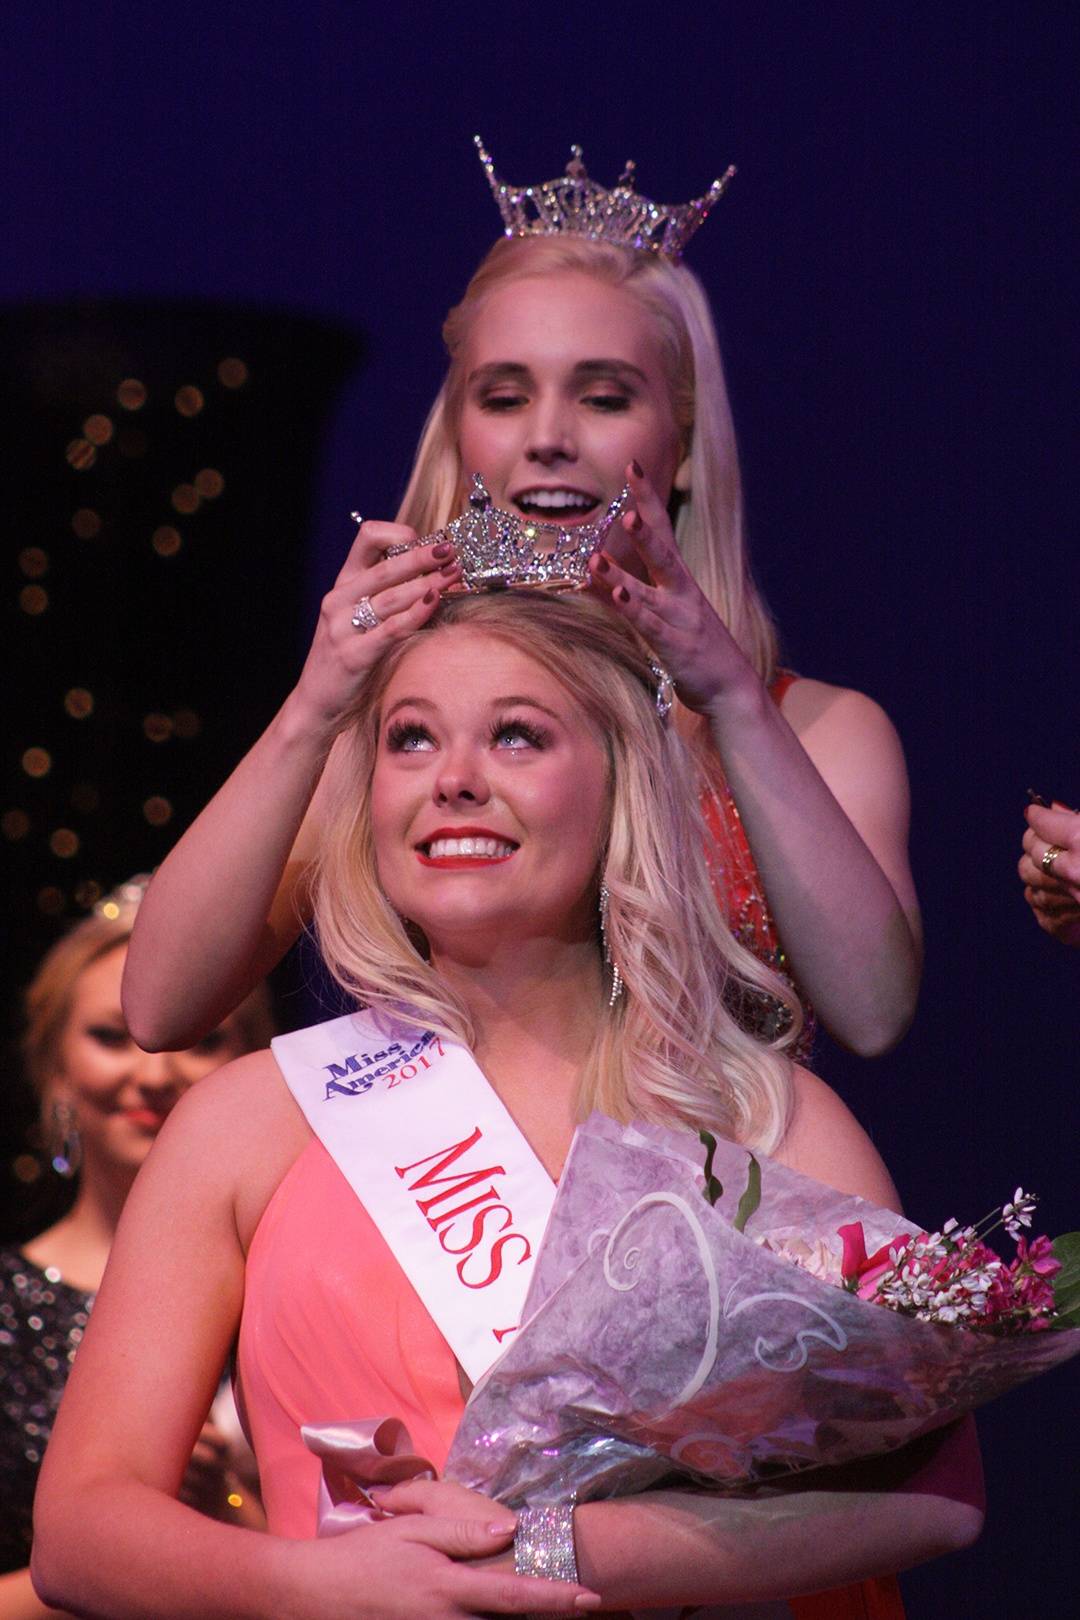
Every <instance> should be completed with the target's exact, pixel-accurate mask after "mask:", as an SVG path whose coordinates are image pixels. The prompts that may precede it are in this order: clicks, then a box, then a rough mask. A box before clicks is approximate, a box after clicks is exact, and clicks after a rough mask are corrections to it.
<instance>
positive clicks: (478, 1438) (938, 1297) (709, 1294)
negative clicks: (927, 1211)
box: [446, 1115, 1080, 1508]
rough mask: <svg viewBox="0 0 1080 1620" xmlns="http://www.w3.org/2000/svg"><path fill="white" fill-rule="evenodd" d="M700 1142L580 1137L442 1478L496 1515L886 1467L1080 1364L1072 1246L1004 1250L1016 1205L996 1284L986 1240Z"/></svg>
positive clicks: (605, 1126) (667, 1135) (1017, 1215)
mask: <svg viewBox="0 0 1080 1620" xmlns="http://www.w3.org/2000/svg"><path fill="white" fill-rule="evenodd" d="M704 1140H705V1143H706V1146H707V1148H708V1153H707V1156H706V1155H704V1154H703V1153H702V1149H701V1146H700V1144H699V1143H698V1140H697V1138H695V1137H694V1136H693V1134H692V1133H690V1132H679V1131H672V1130H667V1129H664V1128H662V1127H659V1126H651V1125H641V1124H638V1125H631V1126H620V1125H616V1124H615V1123H614V1122H613V1121H611V1120H609V1119H606V1118H604V1117H603V1116H601V1115H594V1116H593V1117H592V1118H591V1119H590V1120H589V1121H587V1122H586V1124H585V1125H583V1126H582V1127H580V1128H579V1130H578V1132H577V1135H576V1137H575V1141H574V1145H573V1148H572V1149H571V1153H570V1157H569V1159H568V1161H567V1164H566V1168H565V1170H564V1172H563V1177H562V1180H561V1182H560V1185H559V1192H558V1195H557V1198H556V1201H555V1205H554V1209H553V1211H552V1215H551V1219H550V1221H549V1224H548V1230H547V1233H546V1235H545V1238H544V1243H543V1246H542V1249H541V1252H540V1254H539V1256H538V1258H537V1263H536V1268H535V1271H534V1275H533V1281H532V1286H531V1288H530V1291H529V1296H528V1299H527V1301H526V1309H525V1313H524V1317H523V1325H522V1327H521V1329H520V1331H519V1332H518V1333H517V1335H516V1337H515V1339H514V1341H513V1342H512V1343H511V1344H510V1346H509V1347H508V1348H507V1350H506V1351H505V1352H504V1353H503V1355H502V1356H501V1357H500V1358H499V1360H498V1361H497V1362H496V1363H495V1364H494V1365H493V1366H492V1367H491V1368H490V1369H489V1371H488V1372H487V1373H486V1374H485V1376H484V1377H483V1378H482V1379H481V1380H480V1382H479V1383H478V1384H477V1386H476V1388H475V1389H474V1391H473V1394H472V1396H471V1398H470V1401H469V1404H468V1407H467V1408H466V1411H465V1414H464V1417H463V1419H462V1422H461V1426H460V1428H459V1431H458V1434H457V1437H456V1439H455V1441H454V1445H453V1448H452V1450H451V1453H450V1458H449V1461H448V1464H447V1470H446V1474H447V1477H448V1478H451V1479H456V1480H458V1481H459V1482H461V1483H462V1484H465V1485H469V1486H472V1487H474V1488H476V1489H479V1490H482V1491H484V1492H486V1493H487V1494H488V1495H489V1496H492V1497H495V1498H497V1499H498V1500H500V1501H503V1502H506V1503H507V1504H508V1505H509V1506H511V1507H515V1508H516V1507H520V1506H522V1505H524V1504H531V1505H536V1504H541V1503H544V1502H551V1501H559V1500H563V1501H565V1500H566V1498H567V1497H568V1496H569V1495H570V1494H571V1493H574V1494H576V1496H577V1498H578V1500H581V1501H585V1500H589V1499H590V1498H595V1497H601V1496H612V1495H616V1494H623V1493H629V1492H636V1491H641V1490H644V1489H647V1488H648V1487H649V1486H650V1485H653V1484H655V1483H656V1482H657V1481H658V1480H659V1479H661V1478H663V1477H665V1476H668V1475H670V1474H672V1473H673V1472H675V1473H683V1474H686V1475H688V1476H690V1477H691V1478H696V1479H699V1480H703V1481H706V1482H708V1484H709V1485H710V1486H711V1487H712V1488H714V1489H715V1488H718V1487H719V1488H725V1487H727V1488H737V1487H744V1486H746V1485H748V1484H753V1483H757V1482H764V1481H768V1480H773V1479H776V1478H778V1477H780V1476H783V1475H786V1474H791V1473H793V1472H795V1471H797V1470H802V1469H808V1468H815V1467H821V1466H825V1465H829V1464H839V1463H844V1462H849V1461H852V1460H854V1459H856V1458H862V1457H868V1456H872V1455H875V1454H879V1453H883V1452H887V1451H891V1450H893V1449H895V1448H896V1447H898V1446H902V1445H904V1444H905V1443H906V1442H908V1441H910V1440H913V1439H914V1438H916V1437H917V1436H918V1435H921V1434H924V1433H927V1432H928V1431H929V1430H931V1429H934V1428H936V1427H939V1426H940V1425H942V1424H944V1423H947V1422H949V1421H950V1420H951V1419H953V1418H955V1417H957V1416H959V1415H961V1414H962V1413H964V1412H966V1411H969V1410H970V1409H971V1408H973V1407H975V1406H978V1405H980V1404H981V1403H982V1402H984V1401H988V1400H991V1399H992V1398H993V1397H995V1396H996V1395H1000V1394H1002V1393H1003V1392H1004V1391H1005V1390H1007V1389H1009V1388H1011V1387H1012V1386H1013V1385H1015V1384H1018V1383H1021V1382H1023V1381H1024V1380H1025V1379H1028V1378H1031V1377H1033V1376H1035V1375H1036V1374H1037V1373H1040V1372H1043V1371H1045V1370H1046V1369H1047V1368H1049V1367H1051V1366H1054V1365H1056V1364H1057V1363H1058V1362H1061V1361H1064V1360H1066V1359H1067V1358H1068V1357H1069V1356H1071V1355H1073V1354H1075V1353H1076V1351H1077V1350H1078V1349H1080V1331H1078V1330H1077V1328H1078V1325H1080V1321H1078V1319H1080V1235H1077V1234H1072V1235H1071V1237H1070V1238H1068V1239H1065V1240H1059V1241H1058V1244H1056V1245H1054V1246H1053V1249H1052V1248H1051V1245H1050V1244H1049V1242H1048V1240H1047V1239H1045V1238H1035V1239H1031V1240H1029V1239H1027V1238H1025V1237H1023V1236H1022V1235H1021V1233H1022V1231H1023V1230H1024V1229H1026V1227H1027V1225H1028V1223H1029V1222H1030V1219H1031V1208H1032V1202H1033V1201H1032V1200H1031V1199H1030V1197H1029V1196H1028V1195H1026V1194H1023V1193H1022V1192H1021V1191H1020V1190H1019V1189H1018V1191H1017V1194H1016V1196H1015V1197H1014V1199H1013V1200H1012V1202H1011V1203H1010V1204H1008V1205H1006V1206H1005V1207H1004V1209H1003V1210H1002V1212H1001V1224H1004V1225H1005V1226H1006V1228H1007V1229H1008V1230H1009V1231H1010V1233H1011V1234H1012V1235H1014V1236H1015V1237H1017V1238H1018V1240H1019V1241H1018V1252H1017V1256H1016V1259H1015V1260H1014V1261H1013V1262H1012V1263H1011V1264H1010V1265H1006V1264H1005V1263H1004V1262H1003V1261H1002V1260H1000V1259H999V1258H998V1256H997V1255H996V1254H994V1252H993V1251H992V1250H991V1249H990V1248H989V1247H988V1246H987V1245H986V1243H985V1238H986V1236H987V1235H988V1231H989V1224H988V1222H984V1223H980V1225H979V1226H978V1227H976V1228H964V1229H961V1228H959V1227H958V1226H957V1225H956V1224H955V1222H950V1223H948V1225H947V1226H946V1227H945V1228H943V1229H942V1231H941V1232H934V1233H926V1232H922V1231H920V1230H919V1229H918V1228H917V1227H915V1226H914V1225H912V1224H911V1223H910V1222H907V1221H904V1220H902V1219H901V1218H900V1217H899V1216H898V1215H896V1214H894V1213H893V1212H891V1211H889V1210H884V1209H879V1208H877V1207H876V1206H874V1205H871V1204H868V1203H867V1202H866V1201H864V1200H862V1199H859V1198H854V1197H851V1196H849V1195H845V1194H842V1193H838V1192H836V1191H835V1190H834V1189H832V1188H830V1187H826V1186H824V1185H822V1184H821V1183H819V1182H815V1181H813V1180H811V1179H810V1178H808V1177H806V1176H803V1175H799V1174H797V1173H796V1172H795V1171H792V1170H789V1169H787V1168H786V1167H785V1166H783V1165H780V1164H777V1163H774V1162H771V1161H769V1160H763V1162H762V1163H761V1164H760V1165H759V1164H758V1162H757V1161H756V1160H755V1159H754V1158H753V1156H752V1155H749V1154H748V1153H747V1150H746V1149H745V1148H740V1147H737V1146H735V1145H734V1144H732V1143H728V1142H715V1141H714V1140H713V1139H712V1138H705V1139H704ZM703 1160H704V1163H703ZM883 1307H885V1308H883ZM1048 1330H1050V1331H1048Z"/></svg>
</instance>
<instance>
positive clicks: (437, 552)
mask: <svg viewBox="0 0 1080 1620" xmlns="http://www.w3.org/2000/svg"><path fill="white" fill-rule="evenodd" d="M453 552H454V548H453V546H451V545H449V544H448V543H447V542H446V541H444V542H443V543H442V545H440V546H432V548H431V555H432V556H433V557H451V556H453Z"/></svg>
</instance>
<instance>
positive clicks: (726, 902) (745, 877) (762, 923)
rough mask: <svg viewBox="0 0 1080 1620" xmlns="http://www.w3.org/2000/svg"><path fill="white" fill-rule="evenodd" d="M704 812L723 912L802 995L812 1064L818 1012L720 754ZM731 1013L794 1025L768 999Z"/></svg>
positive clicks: (783, 681) (759, 1025)
mask: <svg viewBox="0 0 1080 1620" xmlns="http://www.w3.org/2000/svg"><path fill="white" fill-rule="evenodd" d="M798 678H799V677H798V676H797V675H793V674H791V673H790V672H785V673H784V674H782V675H779V676H778V677H777V679H776V680H775V681H773V683H772V685H771V686H770V687H769V695H770V697H771V698H772V700H773V702H774V703H775V704H776V705H777V707H778V708H779V706H780V704H781V702H782V701H783V698H784V694H785V692H787V690H788V688H789V687H791V686H792V685H793V684H794V683H795V681H797V680H798ZM701 812H702V815H703V816H704V819H705V826H706V829H707V831H708V835H709V836H708V839H707V841H706V845H705V859H706V862H707V865H708V868H709V876H710V878H711V879H712V885H713V890H714V892H715V894H716V898H717V901H718V902H719V905H720V909H721V910H722V911H723V913H724V916H725V917H726V918H727V922H728V926H729V927H730V929H731V932H732V933H733V934H734V935H735V938H736V939H737V940H738V941H739V943H740V944H741V945H745V946H746V948H747V950H748V951H752V952H753V954H754V955H755V956H756V957H757V958H758V959H759V960H760V961H762V962H765V963H767V964H768V966H769V967H771V968H775V969H776V971H777V973H779V974H780V976H781V977H782V978H783V979H786V980H787V982H788V984H790V985H791V987H792V989H793V990H794V991H795V993H796V994H797V995H798V997H799V1000H800V1002H801V1003H802V1009H803V1027H802V1030H801V1031H800V1034H799V1038H798V1041H797V1043H796V1046H795V1049H794V1052H793V1054H792V1055H793V1056H794V1057H795V1058H796V1060H797V1061H798V1062H799V1063H808V1062H809V1060H810V1056H811V1053H812V1050H813V1045H814V1032H815V1028H816V1025H815V1020H814V1011H813V1008H812V1007H811V1006H810V1004H809V1002H808V1001H807V1000H806V997H805V996H804V995H803V994H802V992H801V991H800V990H799V987H798V985H797V984H796V983H795V982H794V980H793V979H792V977H791V974H790V972H789V970H788V963H787V957H786V956H785V954H784V951H783V948H782V946H781V944H780V940H779V938H778V936H777V932H776V924H775V923H774V921H773V918H772V913H771V912H770V911H769V903H768V901H767V900H766V898H765V890H764V886H763V884H762V881H761V877H760V874H759V873H758V869H757V866H756V865H755V862H754V857H753V855H752V854H751V852H750V845H749V843H748V842H747V838H746V833H745V831H744V829H743V824H742V817H741V816H740V815H739V811H738V807H737V806H736V804H735V800H734V799H733V798H732V796H731V789H730V788H729V787H728V785H727V781H726V780H725V777H724V770H723V766H722V765H721V763H720V759H719V756H718V755H717V754H716V753H715V752H712V753H711V755H710V756H709V758H708V763H707V765H706V780H705V782H704V784H703V786H702V790H701ZM732 1011H733V1012H735V1014H736V1017H737V1018H738V1019H739V1021H740V1023H742V1024H744V1025H745V1026H746V1027H748V1028H750V1029H752V1030H753V1031H754V1032H755V1033H759V1034H762V1035H773V1034H776V1033H777V1032H778V1031H779V1030H780V1029H782V1028H783V1027H784V1026H785V1024H786V1023H788V1022H789V1021H790V1020H789V1018H788V1015H787V1009H786V1008H785V1007H784V1006H783V1004H782V1003H781V1002H777V1001H774V1000H773V999H772V998H771V997H769V996H764V995H762V996H760V997H750V996H744V997H743V998H742V1000H741V1003H740V1005H739V1006H738V1007H737V1008H733V1009H732Z"/></svg>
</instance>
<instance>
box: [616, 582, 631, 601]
mask: <svg viewBox="0 0 1080 1620" xmlns="http://www.w3.org/2000/svg"><path fill="white" fill-rule="evenodd" d="M612 595H613V596H614V598H615V600H616V602H629V600H630V592H629V591H628V590H627V588H626V586H625V585H620V586H619V588H618V590H617V591H613V592H612Z"/></svg>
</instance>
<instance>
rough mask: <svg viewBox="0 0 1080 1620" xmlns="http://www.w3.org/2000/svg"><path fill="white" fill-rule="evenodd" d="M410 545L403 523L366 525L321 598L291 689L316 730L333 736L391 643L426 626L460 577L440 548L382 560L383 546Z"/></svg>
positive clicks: (449, 551) (412, 535)
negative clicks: (296, 680)
mask: <svg viewBox="0 0 1080 1620" xmlns="http://www.w3.org/2000/svg"><path fill="white" fill-rule="evenodd" d="M415 540H416V531H415V530H414V529H410V528H408V527H407V526H406V525H405V524H403V523H379V522H376V521H367V522H361V524H360V527H359V528H358V529H357V532H356V538H355V540H354V541H353V543H352V546H351V547H350V550H349V555H348V556H347V557H346V559H345V565H344V567H343V568H342V570H341V572H340V574H339V575H338V577H337V579H336V580H335V581H334V584H333V587H332V589H331V590H330V591H328V592H327V594H326V596H324V597H323V600H322V607H321V609H320V611H319V623H318V626H317V628H316V631H315V639H314V640H313V642H312V644H311V650H310V652H309V653H308V656H307V659H306V661H305V663H304V668H303V671H302V673H301V676H300V681H299V683H298V685H297V689H296V697H297V699H298V700H299V702H300V703H301V705H302V706H303V709H304V712H305V714H306V715H307V717H308V718H309V720H310V723H311V724H312V725H313V726H315V727H317V728H320V729H325V730H327V731H328V732H330V733H331V734H333V733H334V732H336V731H337V729H338V726H339V725H340V723H341V720H342V719H343V717H344V715H345V714H346V712H347V711H348V708H349V705H350V703H351V702H352V700H353V698H354V697H355V695H356V692H357V690H358V689H359V686H360V684H361V682H362V681H363V679H364V677H365V675H366V674H367V672H368V670H369V669H371V668H372V667H373V666H374V665H375V664H377V663H378V661H379V659H380V658H381V657H382V655H383V654H384V653H385V652H386V649H387V647H388V646H389V645H390V644H391V643H392V642H395V641H400V640H401V638H402V637H403V636H407V635H410V634H411V633H412V632H413V631H414V630H416V629H418V628H419V627H420V625H422V624H424V623H425V621H426V620H427V619H429V618H430V617H431V615H432V614H433V613H434V611H435V609H436V607H437V605H438V602H439V597H440V595H441V593H442V592H443V590H445V588H446V587H447V585H452V584H454V583H456V581H457V580H458V579H459V578H460V569H459V567H458V563H457V559H456V558H455V556H454V548H453V546H451V545H450V544H448V543H445V542H444V543H441V544H436V545H431V546H419V547H417V548H416V549H415V550H413V551H406V552H403V553H402V554H401V555H400V556H396V557H388V556H387V555H386V548H387V547H388V546H403V545H411V544H412V543H413V542H415ZM354 621H355V622H354Z"/></svg>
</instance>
